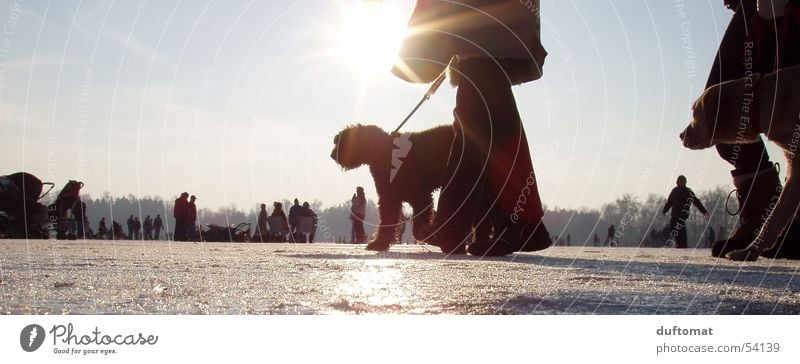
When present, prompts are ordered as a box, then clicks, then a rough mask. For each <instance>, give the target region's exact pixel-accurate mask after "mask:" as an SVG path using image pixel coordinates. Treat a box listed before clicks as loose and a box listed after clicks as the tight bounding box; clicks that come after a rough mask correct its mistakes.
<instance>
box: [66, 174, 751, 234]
mask: <svg viewBox="0 0 800 364" xmlns="http://www.w3.org/2000/svg"><path fill="white" fill-rule="evenodd" d="M697 196H698V197H699V198H700V201H702V203H703V204H704V205H705V206H706V208H707V209H708V212H709V217H710V218H709V219H708V221H707V220H706V219H705V218H704V217H703V216H702V215H701V214H699V213H698V212H697V211H696V210H695V209H692V214H691V216H690V218H689V221H688V222H687V227H688V230H687V232H688V238H689V245H690V246H695V245H697V246H700V247H705V246H706V240H707V239H706V235H705V232H706V229H707V228H708V226H709V225H710V226H712V227H714V229H715V230H718V228H719V227H720V226H722V228H723V230H724V231H725V232H728V233H730V232H731V231H732V230H733V228H734V227H735V224H736V218H737V217H736V216H730V215H729V214H728V213H727V212H726V211H725V201H726V198H727V196H728V191H726V190H725V189H723V188H722V187H717V188H715V189H713V190H709V191H702V192H700V193H698V194H697ZM81 199H82V200H83V201H84V202H85V203H86V212H87V215H88V218H89V222H90V224H91V227H92V229H94V230H96V229H97V224H98V222H99V221H100V218H102V217H105V218H106V223H107V224H108V226H111V220H116V221H118V222H119V223H121V224H122V225H123V226H125V221H126V220H127V219H128V217H129V216H130V215H134V216H139V219H140V220H142V221H143V220H144V218H145V217H146V216H147V215H150V216H152V217H155V216H156V214H161V217H162V218H163V219H164V223H165V225H166V226H165V230H167V231H169V232H171V231H172V229H173V226H174V224H175V220H174V218H173V217H172V205H173V203H174V198H172V199H170V200H164V199H163V198H161V197H158V196H144V197H140V198H137V197H136V196H133V195H128V196H125V197H113V196H111V195H110V194H108V193H104V194H103V196H102V197H100V198H92V196H90V195H83V196H82V197H81ZM731 199H732V201H731V204H732V206H730V208H731V209H733V210H735V209H736V207H737V206H736V202H735V200H736V198H735V197H732V198H731ZM280 202H282V203H283V206H284V210H285V211H286V212H287V213H288V211H289V207H290V206H291V205H292V202H291V201H289V200H284V201H280ZM300 202H301V203H302V202H303V201H302V200H301V201H300ZM264 203H266V204H267V211H269V212H272V201H264ZM664 203H665V197H663V196H658V195H655V194H651V195H649V196H648V197H647V199H646V200H644V201H642V200H641V199H638V198H635V197H633V196H631V195H623V196H621V197H620V198H618V199H617V200H616V201H613V202H611V203H608V204H605V205H603V206H602V207H601V208H600V209H599V210H598V209H585V208H584V209H578V210H576V209H562V208H555V209H550V208H547V207H545V217H544V221H545V225H546V226H547V229H548V230H549V231H550V233H551V235H554V236H558V237H560V238H561V240H563V241H564V242H566V237H567V234H569V235H570V238H571V239H570V240H571V245H573V246H580V245H592V244H593V237H594V234H595V233H596V234H597V235H598V237H599V239H600V243H603V242H604V241H605V239H606V235H607V230H608V227H609V225H611V224H614V225H615V227H616V241H617V242H618V244H619V245H620V246H638V245H645V246H647V245H648V244H652V242H650V241H649V239H648V237H649V234H650V231H651V230H653V229H655V230H657V231H660V230H662V229H664V228H665V227H666V226H667V223H668V221H669V213H667V216H664V215H662V214H661V211H662V209H663V207H664ZM310 204H311V208H312V210H314V211H315V212H316V213H317V217H318V221H319V224H318V230H317V238H316V241H318V242H334V241H340V240H342V239H344V240H349V239H350V219H349V216H350V204H349V201H346V202H343V203H341V204H338V205H335V206H330V207H324V206H323V205H322V203H321V202H320V201H317V200H314V201H311V202H310ZM258 211H259V206H258V204H254V205H253V206H252V207H251V208H249V209H246V210H242V209H241V208H240V207H238V206H236V205H230V206H228V207H222V208H219V209H216V210H212V209H209V208H205V207H203V206H202V204H199V205H198V223H199V224H201V225H203V226H205V225H206V224H217V225H223V226H226V225H236V224H239V223H241V222H249V223H251V224H252V226H253V227H255V225H256V221H257V219H258ZM366 220H367V224H366V225H365V229H366V232H367V234H369V235H371V234H372V233H374V232H375V230H376V226H375V224H377V207H376V205H375V203H374V201H372V200H369V201H368V205H367V217H366ZM718 238H722V237H718ZM403 240H404V241H407V242H410V241H413V239H412V238H411V226H410V224H409V226H408V228H407V229H406V233H405V235H404V238H403Z"/></svg>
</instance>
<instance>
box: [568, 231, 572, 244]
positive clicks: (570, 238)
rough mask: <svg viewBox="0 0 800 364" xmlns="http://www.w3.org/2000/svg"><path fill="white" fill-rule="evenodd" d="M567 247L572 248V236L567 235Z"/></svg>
mask: <svg viewBox="0 0 800 364" xmlns="http://www.w3.org/2000/svg"><path fill="white" fill-rule="evenodd" d="M567 246H572V236H570V235H569V234H567Z"/></svg>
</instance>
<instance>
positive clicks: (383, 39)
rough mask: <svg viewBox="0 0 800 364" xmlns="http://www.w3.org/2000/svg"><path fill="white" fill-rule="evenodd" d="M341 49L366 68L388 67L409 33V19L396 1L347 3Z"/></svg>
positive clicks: (358, 64) (341, 54)
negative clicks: (407, 29) (407, 19)
mask: <svg viewBox="0 0 800 364" xmlns="http://www.w3.org/2000/svg"><path fill="white" fill-rule="evenodd" d="M342 10H343V14H342V24H341V27H340V29H339V44H338V47H337V48H338V52H339V55H340V57H342V58H344V59H347V60H348V61H350V62H352V63H353V64H355V65H356V66H358V67H359V68H362V69H366V70H388V69H389V68H390V67H391V66H392V64H394V62H395V61H396V59H397V51H398V49H399V47H400V43H401V42H402V41H403V37H404V36H405V33H406V19H405V18H404V16H403V15H402V14H401V12H400V10H399V9H398V7H397V4H396V3H395V2H394V1H380V0H364V1H355V2H352V3H348V4H347V5H345V6H344V7H343V9H342Z"/></svg>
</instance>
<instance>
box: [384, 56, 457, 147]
mask: <svg viewBox="0 0 800 364" xmlns="http://www.w3.org/2000/svg"><path fill="white" fill-rule="evenodd" d="M446 77H447V68H445V70H444V71H442V73H441V74H440V75H439V77H436V79H435V80H433V83H432V84H431V87H430V88H429V89H428V92H426V93H425V95H424V96H422V100H419V102H418V103H417V106H414V109H412V110H411V112H410V113H408V116H406V118H405V119H403V122H401V123H400V125H399V126H397V129H395V130H394V132H392V134H397V133H398V132H400V128H402V127H403V125H406V122H408V119H411V116H413V115H414V113H416V112H417V110H419V108H420V106H422V104H424V103H425V101H428V100H430V99H431V96H433V94H435V93H436V90H438V89H439V86H441V85H442V82H444V79H445V78H446Z"/></svg>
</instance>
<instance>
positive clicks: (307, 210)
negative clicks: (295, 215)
mask: <svg viewBox="0 0 800 364" xmlns="http://www.w3.org/2000/svg"><path fill="white" fill-rule="evenodd" d="M300 216H303V217H310V218H311V219H312V220H313V221H314V225H313V227H312V229H311V233H310V234H309V235H308V243H309V244H311V243H313V242H314V237H315V236H316V235H317V222H318V221H317V214H316V213H314V210H312V209H311V204H309V203H308V202H303V208H302V210H300Z"/></svg>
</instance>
